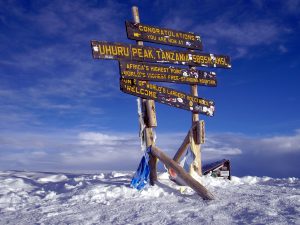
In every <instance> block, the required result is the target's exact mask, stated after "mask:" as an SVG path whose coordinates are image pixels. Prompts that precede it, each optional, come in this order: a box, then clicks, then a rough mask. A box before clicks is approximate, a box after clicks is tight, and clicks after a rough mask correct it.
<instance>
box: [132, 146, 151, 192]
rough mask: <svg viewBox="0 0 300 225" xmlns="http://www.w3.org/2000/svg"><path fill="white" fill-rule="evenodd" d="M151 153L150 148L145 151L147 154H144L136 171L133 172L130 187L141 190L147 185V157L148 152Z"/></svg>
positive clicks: (148, 172)
mask: <svg viewBox="0 0 300 225" xmlns="http://www.w3.org/2000/svg"><path fill="white" fill-rule="evenodd" d="M150 151H151V147H149V148H148V149H147V153H146V152H145V154H144V156H143V157H142V160H141V162H140V164H139V167H138V169H137V171H136V172H135V174H134V176H133V178H132V180H131V183H130V186H131V187H133V188H136V189H138V190H141V189H143V188H144V187H145V186H146V185H147V184H148V183H149V179H150V167H149V156H148V152H150Z"/></svg>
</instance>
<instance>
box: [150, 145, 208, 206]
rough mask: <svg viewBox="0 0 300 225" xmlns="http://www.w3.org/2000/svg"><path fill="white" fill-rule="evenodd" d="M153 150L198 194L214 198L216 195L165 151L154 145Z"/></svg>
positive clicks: (204, 197) (154, 153)
mask: <svg viewBox="0 0 300 225" xmlns="http://www.w3.org/2000/svg"><path fill="white" fill-rule="evenodd" d="M151 152H152V154H153V155H155V156H156V157H157V158H159V160H160V161H162V162H163V163H164V164H165V165H166V166H167V168H172V169H173V170H174V171H175V173H176V174H177V176H179V177H180V178H181V179H182V180H183V181H184V182H185V183H186V184H187V185H188V186H190V187H191V188H192V189H193V190H194V191H195V192H197V194H198V195H200V196H201V197H202V198H203V199H205V200H212V199H214V196H213V195H212V194H211V193H210V192H209V191H208V190H207V189H206V188H205V187H204V186H203V185H202V184H200V183H199V182H198V181H196V180H195V179H194V178H193V177H192V176H191V175H190V174H188V173H186V172H185V170H184V169H183V168H182V167H181V166H180V165H178V163H177V162H175V161H174V160H172V159H171V158H169V157H168V156H167V155H166V154H165V153H163V152H162V151H161V150H160V149H158V148H157V147H156V146H152V148H151Z"/></svg>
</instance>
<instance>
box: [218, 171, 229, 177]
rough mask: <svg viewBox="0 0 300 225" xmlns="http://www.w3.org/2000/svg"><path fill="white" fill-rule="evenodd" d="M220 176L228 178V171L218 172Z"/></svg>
mask: <svg viewBox="0 0 300 225" xmlns="http://www.w3.org/2000/svg"><path fill="white" fill-rule="evenodd" d="M220 176H221V177H229V171H228V170H225V171H222V170H221V171H220Z"/></svg>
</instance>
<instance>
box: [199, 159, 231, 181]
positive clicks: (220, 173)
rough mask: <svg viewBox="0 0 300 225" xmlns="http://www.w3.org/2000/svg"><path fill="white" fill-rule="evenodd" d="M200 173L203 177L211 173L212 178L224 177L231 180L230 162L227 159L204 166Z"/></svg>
mask: <svg viewBox="0 0 300 225" xmlns="http://www.w3.org/2000/svg"><path fill="white" fill-rule="evenodd" d="M202 171H203V174H204V175H206V174H209V173H211V176H213V177H224V178H227V179H229V180H231V171H230V161H229V160H228V159H223V160H220V161H217V162H213V163H210V164H207V165H204V166H203V167H202Z"/></svg>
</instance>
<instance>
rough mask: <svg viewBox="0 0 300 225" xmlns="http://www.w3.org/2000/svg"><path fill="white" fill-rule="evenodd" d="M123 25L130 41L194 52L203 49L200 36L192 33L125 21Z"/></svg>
mask: <svg viewBox="0 0 300 225" xmlns="http://www.w3.org/2000/svg"><path fill="white" fill-rule="evenodd" d="M125 25H126V32H127V37H128V38H129V39H132V40H140V41H148V42H153V43H158V44H165V45H172V46H178V47H183V48H189V49H196V50H202V49H203V46H202V42H201V38H200V36H199V35H196V34H193V33H188V32H182V31H176V30H172V29H167V28H160V27H155V26H149V25H145V24H141V23H133V22H129V21H126V22H125Z"/></svg>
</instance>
